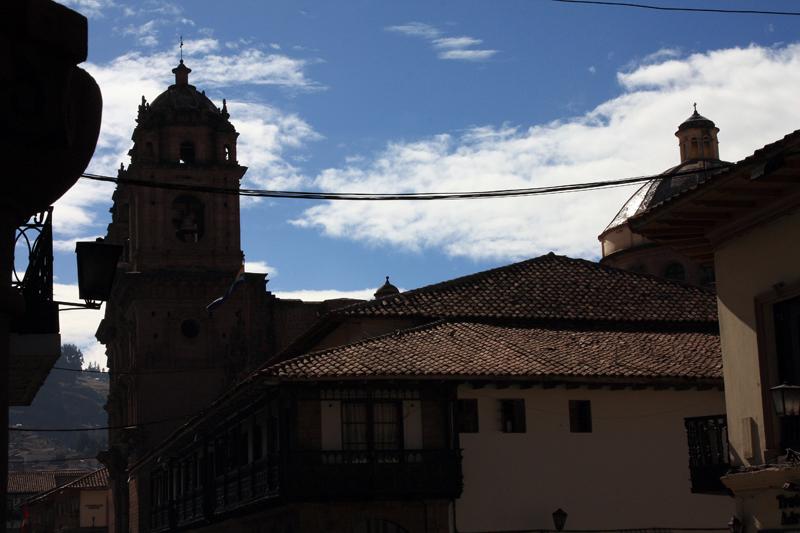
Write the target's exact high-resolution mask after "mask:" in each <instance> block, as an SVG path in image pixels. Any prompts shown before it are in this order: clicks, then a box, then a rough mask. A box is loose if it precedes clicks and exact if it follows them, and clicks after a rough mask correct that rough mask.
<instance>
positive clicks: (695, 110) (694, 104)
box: [692, 102, 697, 113]
mask: <svg viewBox="0 0 800 533" xmlns="http://www.w3.org/2000/svg"><path fill="white" fill-rule="evenodd" d="M692 105H693V106H694V112H695V113H697V102H695V103H693V104H692Z"/></svg>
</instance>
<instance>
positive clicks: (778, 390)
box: [770, 383, 800, 417]
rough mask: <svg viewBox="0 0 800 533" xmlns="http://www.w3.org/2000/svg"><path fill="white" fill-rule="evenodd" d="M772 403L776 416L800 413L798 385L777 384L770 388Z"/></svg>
mask: <svg viewBox="0 0 800 533" xmlns="http://www.w3.org/2000/svg"><path fill="white" fill-rule="evenodd" d="M770 392H771V393H772V404H773V405H774V406H775V414H777V415H778V416H781V417H782V416H797V415H800V385H787V384H786V383H784V384H783V385H778V386H777V387H772V388H771V389H770Z"/></svg>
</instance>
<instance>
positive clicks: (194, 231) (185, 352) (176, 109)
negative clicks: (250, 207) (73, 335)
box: [97, 60, 273, 533]
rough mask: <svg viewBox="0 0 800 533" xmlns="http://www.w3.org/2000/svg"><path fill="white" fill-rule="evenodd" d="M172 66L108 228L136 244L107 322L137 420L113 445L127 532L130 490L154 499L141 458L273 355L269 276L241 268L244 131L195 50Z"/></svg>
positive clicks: (114, 387)
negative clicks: (211, 90)
mask: <svg viewBox="0 0 800 533" xmlns="http://www.w3.org/2000/svg"><path fill="white" fill-rule="evenodd" d="M172 72H173V73H174V74H175V83H174V84H173V85H170V86H169V87H168V88H167V90H166V91H164V92H163V93H161V94H160V95H159V96H158V97H157V98H156V99H155V100H153V101H152V103H148V102H147V101H146V100H145V98H144V97H142V102H141V105H139V112H138V117H137V119H136V122H137V125H136V127H135V129H134V132H133V148H132V149H131V150H130V152H129V155H130V166H129V167H128V168H127V169H125V168H124V167H123V166H121V168H120V170H119V179H120V183H119V184H118V186H117V189H116V190H115V192H114V195H113V206H112V208H111V213H112V222H111V224H109V226H108V234H107V236H106V240H107V241H108V242H111V243H115V244H120V245H122V246H123V249H124V251H123V254H122V257H121V259H120V263H119V265H118V275H117V279H116V281H115V284H114V288H113V291H112V295H111V298H110V299H109V301H108V302H107V304H106V312H105V317H104V319H103V321H102V323H101V325H100V327H99V329H98V332H97V338H98V340H100V342H102V343H103V344H105V345H106V353H107V356H108V367H109V372H110V390H109V397H108V403H107V405H106V409H107V411H108V414H109V425H110V426H112V427H122V426H128V427H126V428H125V429H112V430H111V431H110V432H109V450H108V451H107V452H105V453H104V454H103V456H102V460H103V462H104V463H105V464H106V465H107V466H108V467H109V470H110V475H111V478H112V495H113V502H112V503H113V507H114V509H115V520H114V525H115V529H114V530H115V531H116V532H118V533H120V532H122V533H124V532H126V531H139V529H140V524H139V522H138V520H139V518H138V516H126V514H127V509H128V508H129V506H128V499H129V498H130V499H132V498H137V499H138V500H139V501H147V500H146V499H145V500H141V496H142V494H141V491H144V490H148V489H147V488H146V487H137V486H130V487H128V483H127V480H128V469H129V467H130V466H131V465H133V464H134V463H135V462H136V461H137V460H138V459H140V458H142V457H144V456H145V455H146V454H147V453H148V450H150V449H151V448H152V447H153V446H154V445H155V444H157V443H159V442H160V441H162V440H163V439H164V438H166V437H167V436H168V435H169V434H170V433H171V432H172V431H173V430H174V429H175V428H177V427H178V426H180V425H181V424H183V423H185V422H186V420H187V419H188V418H189V417H191V416H192V415H194V414H196V413H198V412H200V411H201V410H202V409H205V408H207V407H208V406H209V405H210V404H211V403H212V402H213V401H214V400H215V399H216V398H217V397H218V396H219V395H220V394H221V393H222V392H223V391H224V390H226V388H227V387H229V386H231V385H232V384H233V383H234V382H235V380H236V379H237V378H239V377H241V376H242V375H243V374H244V373H245V372H246V371H247V370H249V369H252V368H254V367H255V366H257V365H258V364H260V363H262V362H263V361H264V360H266V358H267V357H268V356H269V355H270V354H271V344H270V343H271V342H272V341H271V340H270V338H269V337H270V336H269V335H268V331H267V328H268V326H269V324H270V318H269V316H270V308H271V302H272V300H273V297H272V296H271V295H270V294H269V293H268V292H267V291H266V290H265V283H266V280H265V275H264V274H241V275H240V270H241V268H242V264H243V254H242V251H241V244H240V227H239V197H238V195H237V192H238V189H239V181H240V180H241V178H242V176H243V175H244V173H245V171H246V168H245V167H243V166H241V165H239V163H238V162H237V158H236V140H237V137H238V133H237V132H236V130H235V128H234V126H233V125H232V124H231V122H230V121H229V114H228V110H227V105H226V102H225V100H223V102H222V107H221V108H219V107H217V106H216V105H215V104H214V103H213V102H212V101H211V100H210V99H209V98H208V97H206V95H205V92H204V91H198V90H197V89H196V88H195V87H194V86H193V85H190V84H189V74H190V73H191V69H189V68H188V67H187V66H186V65H185V64H184V63H183V60H181V62H180V63H179V64H178V66H177V67H176V68H175V69H173V70H172ZM226 191H228V192H226ZM242 277H243V280H242V279H241V278H242ZM237 279H238V281H237V283H236V289H235V290H234V291H233V292H232V294H231V295H230V297H229V298H227V299H226V300H225V302H224V303H223V304H222V305H220V306H219V307H218V308H216V309H215V310H214V311H213V313H210V312H209V311H207V309H206V306H207V305H208V304H209V303H210V302H212V301H214V300H215V299H217V298H219V297H221V296H223V295H224V294H226V291H228V289H229V288H230V287H232V284H233V283H234V281H235V280H237ZM132 508H138V507H137V506H133V507H132ZM142 525H144V524H142Z"/></svg>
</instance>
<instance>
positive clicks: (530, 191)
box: [81, 167, 723, 201]
mask: <svg viewBox="0 0 800 533" xmlns="http://www.w3.org/2000/svg"><path fill="white" fill-rule="evenodd" d="M719 168H723V167H715V168H713V169H706V170H705V171H712V172H713V171H715V170H718V169H719ZM703 171H704V170H703V169H699V170H698V169H691V170H685V171H680V172H675V173H671V174H656V175H649V176H634V177H630V178H622V179H606V180H598V181H591V182H585V183H571V184H566V185H551V186H547V187H528V188H521V189H496V190H489V191H463V192H435V193H431V192H413V193H364V192H317V191H281V190H269V189H240V188H224V187H208V186H199V185H189V184H182V183H163V182H154V181H149V180H142V179H131V178H115V177H112V176H103V175H100V174H88V173H84V174H81V177H82V178H85V179H90V180H94V181H103V182H108V183H115V184H117V185H132V186H137V187H150V188H156V189H170V190H178V191H190V192H203V193H210V194H227V195H231V196H249V197H260V198H289V199H295V200H349V201H398V200H405V201H424V200H477V199H489V198H512V197H521V196H538V195H544V194H559V193H567V192H577V191H585V190H595V189H606V188H612V187H623V186H626V185H633V184H636V183H642V182H646V181H651V180H654V179H662V178H666V177H679V176H687V175H691V174H697V173H698V172H703Z"/></svg>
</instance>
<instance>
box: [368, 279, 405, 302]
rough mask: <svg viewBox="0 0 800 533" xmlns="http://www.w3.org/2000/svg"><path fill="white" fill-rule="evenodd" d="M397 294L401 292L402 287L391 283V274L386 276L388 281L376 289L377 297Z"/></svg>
mask: <svg viewBox="0 0 800 533" xmlns="http://www.w3.org/2000/svg"><path fill="white" fill-rule="evenodd" d="M395 294H400V289H398V288H397V287H395V286H394V285H392V284H391V283H389V276H386V283H384V284H383V285H381V286H380V287H379V288H378V290H377V291H375V295H374V296H375V298H384V297H386V296H393V295H395Z"/></svg>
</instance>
